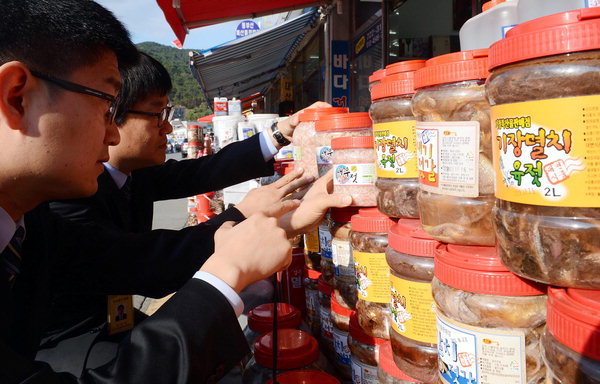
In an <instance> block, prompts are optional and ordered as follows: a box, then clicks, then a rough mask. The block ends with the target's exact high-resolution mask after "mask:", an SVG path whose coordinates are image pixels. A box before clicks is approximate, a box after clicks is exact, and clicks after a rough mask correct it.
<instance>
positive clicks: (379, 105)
mask: <svg viewBox="0 0 600 384" xmlns="http://www.w3.org/2000/svg"><path fill="white" fill-rule="evenodd" d="M424 65H425V61H424V60H409V61H401V62H399V63H395V64H391V65H389V66H388V67H387V68H386V76H385V77H384V78H383V79H382V80H381V83H380V84H378V85H377V86H375V87H373V90H372V91H371V107H370V108H369V115H370V116H371V119H372V120H373V137H374V139H375V155H376V163H375V165H376V171H377V181H376V183H375V186H376V187H377V189H378V193H377V207H378V208H379V210H380V211H381V212H383V213H385V214H386V215H388V216H391V217H407V218H418V217H419V209H418V207H417V192H418V191H419V179H418V177H419V175H418V168H417V149H416V144H417V143H416V132H415V130H416V121H415V118H414V116H413V113H412V109H411V105H412V97H413V94H414V93H415V90H414V71H416V70H417V69H419V68H422V67H423V66H424Z"/></svg>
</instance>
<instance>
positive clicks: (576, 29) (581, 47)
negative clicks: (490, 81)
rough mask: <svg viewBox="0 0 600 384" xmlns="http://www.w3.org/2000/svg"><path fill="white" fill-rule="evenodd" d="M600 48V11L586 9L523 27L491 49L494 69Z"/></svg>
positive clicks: (491, 61) (531, 22)
mask: <svg viewBox="0 0 600 384" xmlns="http://www.w3.org/2000/svg"><path fill="white" fill-rule="evenodd" d="M594 49H600V8H598V7H593V8H583V9H579V10H576V11H569V12H562V13H557V14H555V15H550V16H544V17H540V18H538V19H534V20H531V21H528V22H525V23H523V24H519V25H517V26H516V27H514V28H512V29H511V30H510V31H509V32H507V34H506V37H505V38H504V39H502V40H499V41H498V42H496V43H494V44H492V46H491V47H490V69H493V68H496V67H498V66H501V65H504V64H509V63H515V62H518V61H523V60H529V59H534V58H538V57H545V56H552V55H560V54H565V53H573V52H580V51H590V50H594Z"/></svg>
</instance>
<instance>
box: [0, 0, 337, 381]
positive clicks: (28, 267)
mask: <svg viewBox="0 0 600 384" xmlns="http://www.w3.org/2000/svg"><path fill="white" fill-rule="evenodd" d="M0 36H1V37H2V38H0V170H1V172H0V300H1V302H2V305H3V310H2V311H0V382H1V383H44V384H45V383H75V382H79V383H115V382H119V383H122V382H131V383H151V382H158V383H165V382H175V383H186V382H198V383H205V382H211V381H214V380H216V376H217V373H218V372H221V371H223V370H224V369H226V368H227V367H228V366H230V365H232V364H233V363H235V362H236V361H238V360H239V359H240V358H241V357H242V356H243V355H244V354H245V353H247V351H248V347H247V345H246V343H245V339H244V337H243V334H242V332H241V330H240V328H239V325H238V323H237V319H236V314H237V313H238V312H239V310H240V308H239V296H237V293H239V292H240V291H241V290H242V289H243V288H244V287H245V286H247V285H248V284H250V283H252V282H253V281H256V280H259V279H262V278H264V277H266V276H269V275H271V274H272V273H274V272H275V271H277V270H281V269H282V268H285V266H286V265H287V264H288V263H289V262H290V259H289V255H288V252H289V249H290V245H289V241H288V240H287V237H286V233H285V232H284V230H282V229H281V228H279V227H278V222H277V219H276V218H273V217H266V216H265V215H264V214H254V215H252V216H251V217H249V218H248V219H247V220H245V221H244V222H242V223H241V224H239V225H237V226H235V227H233V223H232V222H227V223H225V224H223V225H222V226H221V229H219V231H217V232H216V234H215V251H214V254H213V255H212V256H211V257H210V258H208V259H207V261H206V262H205V263H204V264H203V266H202V268H201V270H200V271H198V272H197V273H195V274H194V276H193V277H192V278H190V279H189V280H188V281H187V282H186V283H185V284H184V285H183V287H181V288H180V289H179V290H178V292H177V293H176V294H175V295H174V296H173V298H172V299H171V300H169V301H168V302H167V304H165V305H164V306H163V307H162V308H161V309H160V310H159V311H158V312H157V313H156V314H155V315H154V316H152V317H150V318H148V319H147V320H145V321H144V322H142V323H141V324H139V325H138V326H137V327H135V328H134V329H133V330H132V332H131V335H130V337H129V338H128V339H127V340H124V341H123V342H122V343H121V346H120V348H119V351H118V354H117V356H116V358H115V359H114V360H113V361H111V362H110V363H109V364H107V365H105V366H103V367H100V368H98V369H94V370H86V371H85V372H83V373H82V374H81V375H80V377H79V378H77V377H75V376H73V375H70V374H66V373H56V372H54V371H52V370H51V369H50V367H49V366H48V365H47V364H45V363H41V362H37V361H34V360H33V356H34V354H35V351H36V347H37V346H38V345H39V341H40V339H39V335H40V332H41V331H42V330H43V329H44V328H45V326H46V322H47V321H48V309H49V308H48V307H49V305H50V304H51V300H52V298H53V297H55V294H56V293H57V292H63V293H64V292H73V291H78V292H82V293H84V294H90V293H91V294H110V293H120V292H130V291H138V290H142V289H143V288H146V289H148V283H147V280H146V279H147V278H148V276H145V277H146V279H142V277H141V276H133V277H132V276H128V274H127V268H123V269H122V270H120V271H117V272H116V273H115V271H113V270H112V267H111V266H112V265H114V263H115V262H117V261H118V260H123V259H124V258H125V257H126V256H127V255H132V257H131V259H133V260H136V258H137V260H139V258H141V257H142V256H143V255H141V253H143V252H140V250H145V251H147V252H148V253H150V257H151V259H152V260H157V261H158V262H160V260H161V259H160V258H159V257H158V255H157V254H153V252H159V250H157V249H148V248H145V247H144V244H145V242H146V241H147V239H146V238H145V237H142V236H139V235H138V234H134V233H125V234H123V233H117V232H116V231H108V230H104V229H103V228H102V227H101V226H100V225H96V224H87V225H81V224H75V223H70V222H67V221H65V220H61V219H60V218H57V217H56V216H55V215H54V214H52V213H51V212H50V211H49V209H48V207H47V205H46V204H42V205H40V204H41V203H42V202H44V201H46V200H53V199H54V200H55V199H68V198H77V197H81V196H86V195H88V196H89V195H91V194H93V193H95V191H96V189H97V185H98V184H97V177H98V176H99V174H100V173H101V172H102V170H103V167H102V163H103V162H105V161H107V160H108V146H109V145H115V144H117V143H118V141H119V134H118V131H117V129H116V127H115V126H114V125H113V119H114V113H113V112H114V110H115V108H114V104H115V99H116V95H117V92H118V89H119V88H120V74H119V67H121V68H123V67H125V66H127V65H131V64H132V63H134V62H135V60H136V58H137V52H136V51H135V48H134V46H133V45H132V43H131V41H130V40H129V37H128V34H127V32H126V30H125V29H124V28H123V26H122V25H121V24H120V23H119V22H118V21H117V20H116V19H115V18H114V16H113V15H112V14H111V13H110V12H108V11H106V10H105V9H104V8H102V7H101V6H99V5H98V4H96V3H94V2H92V1H89V0H35V1H34V0H3V1H1V2H0ZM315 193H317V192H315ZM307 195H308V194H307ZM325 195H327V194H325ZM325 195H323V196H317V195H315V199H314V200H315V201H317V200H319V201H320V202H319V203H318V204H313V208H315V207H316V208H317V209H315V210H313V211H311V210H308V211H306V210H305V211H306V212H305V213H310V212H315V211H318V212H320V211H321V210H323V209H322V208H323V207H324V206H325V205H327V204H329V203H331V202H332V201H329V200H330V199H333V196H332V195H327V196H325ZM340 203H341V202H340ZM346 203H347V200H345V201H344V204H346ZM36 207H37V208H36ZM34 208H35V209H34ZM32 209H33V211H31V212H29V213H27V215H26V217H25V219H24V216H25V213H26V212H28V211H30V210H32ZM284 211H285V208H282V209H281V211H280V212H279V213H283V212H284ZM299 212H300V213H294V214H292V215H291V216H289V217H290V219H289V220H287V222H288V223H289V222H293V221H294V220H295V218H294V217H298V215H300V214H302V211H301V210H299ZM280 221H282V222H283V221H284V219H283V217H282V218H281V219H280ZM68 235H70V236H68ZM154 236H158V237H160V236H162V235H161V234H156V235H154ZM24 238H25V239H26V241H25V242H23V239H24ZM168 245H170V246H176V245H175V243H171V244H168ZM162 246H164V247H166V246H167V244H162ZM75 251H77V252H75ZM79 252H84V253H85V254H83V253H79ZM166 258H167V259H168V257H166ZM148 272H149V273H148V275H149V276H150V277H152V275H151V273H152V272H151V271H150V270H149V271H148ZM164 272H165V273H169V271H168V268H165V270H164ZM142 276H143V274H142Z"/></svg>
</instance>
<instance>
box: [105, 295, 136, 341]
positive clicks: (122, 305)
mask: <svg viewBox="0 0 600 384" xmlns="http://www.w3.org/2000/svg"><path fill="white" fill-rule="evenodd" d="M107 320H108V334H109V335H113V334H115V333H119V332H123V331H127V330H129V329H131V328H133V297H132V296H131V295H110V296H108V319H107Z"/></svg>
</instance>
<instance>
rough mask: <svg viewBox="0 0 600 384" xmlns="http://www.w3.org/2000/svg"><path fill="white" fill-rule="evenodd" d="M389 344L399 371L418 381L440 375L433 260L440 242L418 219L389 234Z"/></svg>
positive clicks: (387, 255)
mask: <svg viewBox="0 0 600 384" xmlns="http://www.w3.org/2000/svg"><path fill="white" fill-rule="evenodd" d="M388 239H389V246H388V248H387V250H386V260H387V263H388V265H389V266H390V291H391V300H390V311H391V325H392V326H391V329H390V341H391V345H392V349H393V351H394V361H395V362H396V365H397V366H398V368H399V369H401V370H402V371H404V372H407V373H409V374H410V376H411V377H413V378H415V379H416V380H420V381H423V382H426V383H431V382H434V381H435V379H436V378H437V376H438V361H437V356H438V349H437V333H436V318H435V302H434V301H433V296H432V293H431V280H432V279H433V257H434V255H435V251H436V248H437V247H438V246H439V245H440V243H439V242H438V241H436V240H434V239H432V238H431V237H430V236H429V235H427V233H425V231H423V228H422V227H421V222H420V221H419V220H416V219H412V220H411V219H401V220H399V221H398V224H396V225H394V226H392V227H391V228H390V230H389V233H388Z"/></svg>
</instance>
